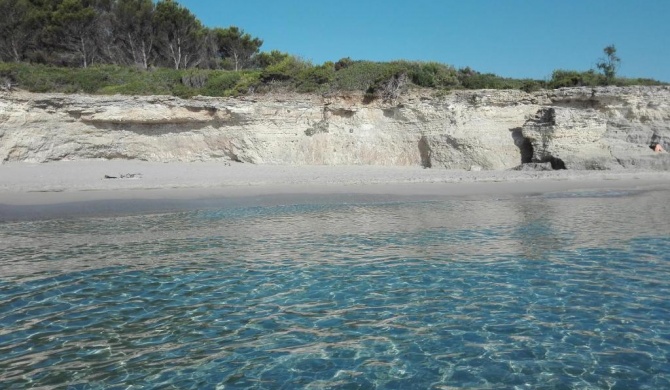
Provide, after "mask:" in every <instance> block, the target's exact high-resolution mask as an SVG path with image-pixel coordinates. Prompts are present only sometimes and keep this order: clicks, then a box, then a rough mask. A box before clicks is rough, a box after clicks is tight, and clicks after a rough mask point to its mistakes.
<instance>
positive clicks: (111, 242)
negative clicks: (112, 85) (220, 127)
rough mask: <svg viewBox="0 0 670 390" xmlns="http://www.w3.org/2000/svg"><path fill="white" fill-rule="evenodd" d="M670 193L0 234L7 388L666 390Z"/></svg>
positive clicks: (262, 214) (235, 212) (289, 212)
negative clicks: (664, 389)
mask: <svg viewBox="0 0 670 390" xmlns="http://www.w3.org/2000/svg"><path fill="white" fill-rule="evenodd" d="M669 200H670V196H669V194H668V192H667V191H644V192H642V191H580V192H569V193H560V194H547V195H535V196H523V197H507V198H494V197H479V198H470V199H468V198H459V199H446V198H445V199H435V200H422V201H411V200H408V199H403V200H397V201H394V200H389V199H384V200H383V201H375V200H369V199H368V200H365V201H359V202H356V201H353V202H348V203H338V202H320V201H319V198H317V197H315V199H314V201H313V202H310V203H301V204H295V205H292V204H287V205H268V206H264V207H244V206H236V207H228V206H226V204H225V201H224V200H222V201H221V204H220V205H218V206H217V205H210V206H209V207H207V208H204V209H194V210H181V211H175V212H169V213H162V214H153V215H130V216H107V217H105V216H98V217H78V218H74V219H51V220H31V221H17V222H3V223H0V242H2V245H3V247H4V249H3V250H2V252H1V253H0V388H3V389H14V388H16V389H23V388H32V387H34V388H72V389H135V388H136V389H139V388H142V389H159V388H160V389H166V388H180V389H182V388H183V389H246V388H257V389H295V388H313V389H372V388H380V389H381V388H383V389H423V388H434V389H450V388H484V389H485V388H496V389H497V388H509V389H572V388H574V389H588V388H594V389H595V388H598V389H600V388H605V389H609V388H611V389H631V388H637V389H661V388H670V362H669V359H670V302H669V301H668V299H667V298H668V296H669V295H670V218H669V216H670V202H668V201H669Z"/></svg>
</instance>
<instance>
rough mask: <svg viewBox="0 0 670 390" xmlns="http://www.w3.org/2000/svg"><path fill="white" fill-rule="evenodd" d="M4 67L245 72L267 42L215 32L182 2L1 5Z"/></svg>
mask: <svg viewBox="0 0 670 390" xmlns="http://www.w3.org/2000/svg"><path fill="white" fill-rule="evenodd" d="M0 13H1V14H2V15H3V18H1V19H0V60H2V61H9V62H31V63H40V64H48V65H57V66H70V67H82V68H86V67H88V66H90V65H92V64H114V65H126V66H127V65H133V66H137V67H140V68H144V69H147V68H149V67H152V66H158V67H171V68H175V69H186V68H194V67H200V68H226V69H234V70H242V69H248V68H252V67H255V66H256V65H257V62H256V56H257V55H258V54H259V51H260V47H261V45H262V44H263V41H262V40H261V39H260V38H256V37H253V36H251V35H250V34H248V33H246V32H244V30H242V29H240V28H238V27H236V26H230V27H227V28H214V29H210V28H207V27H205V26H203V24H202V23H201V22H200V20H198V18H197V17H196V16H195V15H194V14H193V13H191V11H190V10H189V9H187V8H186V7H183V6H182V5H180V4H179V3H178V2H177V1H175V0H158V1H156V2H154V1H152V0H0Z"/></svg>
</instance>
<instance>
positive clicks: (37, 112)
mask: <svg viewBox="0 0 670 390" xmlns="http://www.w3.org/2000/svg"><path fill="white" fill-rule="evenodd" d="M669 141H670V88H669V87H628V88H614V87H612V88H597V89H591V88H573V89H561V90H555V91H540V92H536V93H532V94H528V93H525V92H522V91H494V90H481V91H455V92H452V93H449V94H447V95H445V96H434V92H431V91H413V92H411V93H409V94H406V95H403V96H401V97H400V98H399V99H398V100H396V101H395V102H394V103H393V104H386V103H383V102H379V101H373V102H366V101H365V100H364V98H363V96H361V95H348V96H328V97H323V96H316V95H290V96H289V95H262V96H250V97H244V98H237V99H232V98H226V99H223V98H207V97H197V98H194V99H188V100H183V99H179V98H174V97H157V96H151V97H129V96H87V95H59V94H30V93H25V92H6V93H3V94H0V161H3V162H8V161H29V162H46V161H54V160H72V159H140V160H147V161H165V162H167V161H212V160H214V161H219V160H220V161H236V162H246V163H254V164H290V165H307V164H310V165H314V164H317V165H323V164H326V165H423V166H425V167H432V168H449V169H468V170H480V169H493V170H502V169H510V168H514V167H517V166H519V165H520V164H522V163H535V164H538V163H544V162H550V161H557V160H560V161H562V162H563V163H564V164H565V166H566V168H568V169H616V168H633V167H642V168H654V169H669V168H670V158H669V155H668V153H654V152H653V151H652V150H651V149H650V148H649V145H650V144H651V143H652V142H658V143H661V145H663V146H664V147H665V149H666V150H667V149H668V146H670V145H668V142H669Z"/></svg>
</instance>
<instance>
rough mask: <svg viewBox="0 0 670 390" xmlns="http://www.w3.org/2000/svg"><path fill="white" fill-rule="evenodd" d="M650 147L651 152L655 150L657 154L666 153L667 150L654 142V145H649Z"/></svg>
mask: <svg viewBox="0 0 670 390" xmlns="http://www.w3.org/2000/svg"><path fill="white" fill-rule="evenodd" d="M649 147H650V148H651V150H653V151H654V152H656V153H660V152H665V149H663V146H661V144H659V143H657V142H654V143H653V144H651V145H649Z"/></svg>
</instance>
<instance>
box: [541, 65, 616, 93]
mask: <svg viewBox="0 0 670 390" xmlns="http://www.w3.org/2000/svg"><path fill="white" fill-rule="evenodd" d="M606 84H607V83H606V79H605V76H603V75H601V74H597V73H596V72H595V71H593V70H589V71H586V72H578V71H576V70H562V69H557V70H555V71H554V72H553V73H552V74H551V80H550V81H549V88H552V89H556V88H563V87H595V86H598V85H606Z"/></svg>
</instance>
